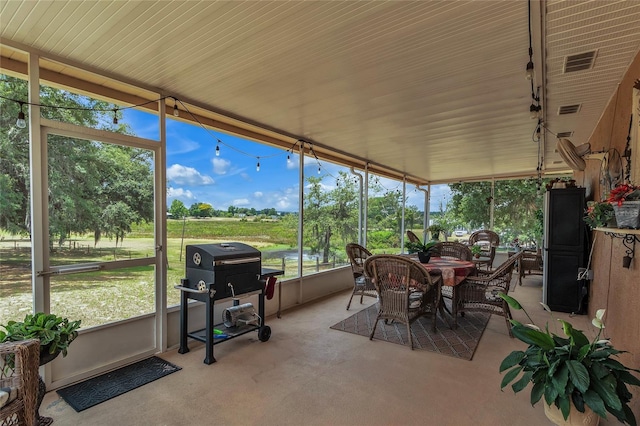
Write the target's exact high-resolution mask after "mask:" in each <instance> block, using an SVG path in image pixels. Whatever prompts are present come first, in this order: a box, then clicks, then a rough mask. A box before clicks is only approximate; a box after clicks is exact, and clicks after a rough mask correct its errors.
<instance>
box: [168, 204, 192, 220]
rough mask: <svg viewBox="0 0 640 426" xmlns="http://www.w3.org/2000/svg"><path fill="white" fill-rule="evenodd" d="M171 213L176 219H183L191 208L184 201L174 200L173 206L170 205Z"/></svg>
mask: <svg viewBox="0 0 640 426" xmlns="http://www.w3.org/2000/svg"><path fill="white" fill-rule="evenodd" d="M169 213H171V216H172V217H173V218H174V219H182V218H183V217H185V216H187V215H188V214H189V210H188V209H187V208H186V207H185V205H184V203H183V202H182V201H180V200H173V201H172V202H171V207H169Z"/></svg>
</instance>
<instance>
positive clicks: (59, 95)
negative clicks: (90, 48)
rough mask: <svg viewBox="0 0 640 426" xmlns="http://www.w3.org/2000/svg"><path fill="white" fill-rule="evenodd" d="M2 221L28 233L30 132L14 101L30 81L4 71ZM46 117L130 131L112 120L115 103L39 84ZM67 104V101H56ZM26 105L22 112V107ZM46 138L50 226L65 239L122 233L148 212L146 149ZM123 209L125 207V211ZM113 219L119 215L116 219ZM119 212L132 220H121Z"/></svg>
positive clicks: (150, 180) (150, 214)
mask: <svg viewBox="0 0 640 426" xmlns="http://www.w3.org/2000/svg"><path fill="white" fill-rule="evenodd" d="M0 93H1V94H2V96H3V97H4V98H0V108H1V109H2V111H3V114H2V115H1V116H0V123H1V128H2V131H1V132H0V152H2V153H3V155H2V159H1V160H2V161H0V176H2V177H0V185H2V192H1V194H0V206H2V209H1V210H0V227H2V228H3V229H6V230H9V231H10V232H12V233H21V234H27V233H28V232H29V226H30V220H29V217H30V207H29V134H28V130H27V129H18V128H16V127H15V121H14V120H15V117H16V116H17V112H18V110H19V106H18V104H17V103H16V102H14V101H11V100H8V99H5V98H9V99H16V100H26V99H27V84H26V82H25V81H23V80H19V79H16V78H12V77H8V76H5V77H4V78H3V80H2V84H1V85H0ZM40 102H41V104H42V105H52V106H56V108H47V107H46V106H43V107H42V108H41V113H42V115H43V117H45V118H49V119H52V120H58V121H64V122H68V123H72V124H76V125H80V126H85V127H91V128H99V129H105V130H109V131H113V132H118V133H130V130H129V129H128V127H127V126H125V125H122V124H121V125H114V124H112V119H113V112H112V111H113V109H114V107H115V106H113V105H111V104H109V103H107V102H104V101H98V100H95V99H89V98H86V97H85V96H81V95H77V94H73V93H69V92H66V91H64V90H60V89H55V88H52V87H47V86H42V89H41V98H40ZM60 107H66V108H60ZM25 112H27V111H26V110H25ZM45 142H46V144H47V156H48V167H47V177H48V183H49V187H48V188H47V190H48V194H49V199H48V202H49V233H50V237H51V238H52V239H54V238H57V240H58V242H59V243H62V242H64V240H65V239H66V238H68V237H69V236H70V235H71V234H72V233H78V234H82V233H86V232H92V233H93V234H94V238H95V241H96V242H97V241H98V240H99V239H100V237H101V235H102V234H106V235H109V236H115V237H116V238H117V239H118V240H120V241H121V240H122V237H124V234H125V233H126V232H129V231H128V230H127V229H130V225H131V223H133V222H139V221H149V220H152V219H153V168H152V157H151V154H150V153H149V151H146V150H142V149H138V148H130V147H124V146H118V145H111V144H107V143H101V142H97V141H90V140H83V139H76V138H70V137H65V136H60V135H55V134H51V135H49V137H48V139H47V140H46V141H45ZM125 212H126V214H125ZM116 218H117V220H116ZM123 218H127V220H130V222H129V223H127V224H124V223H122V220H123Z"/></svg>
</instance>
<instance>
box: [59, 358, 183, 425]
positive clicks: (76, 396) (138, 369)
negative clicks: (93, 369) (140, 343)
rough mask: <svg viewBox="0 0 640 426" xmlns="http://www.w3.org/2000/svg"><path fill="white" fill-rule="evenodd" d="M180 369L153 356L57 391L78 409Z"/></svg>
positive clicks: (81, 409)
mask: <svg viewBox="0 0 640 426" xmlns="http://www.w3.org/2000/svg"><path fill="white" fill-rule="evenodd" d="M181 369H182V368H181V367H178V366H177V365H174V364H172V363H170V362H168V361H165V360H163V359H162V358H158V357H155V356H154V357H151V358H147V359H143V360H142V361H138V362H136V363H134V364H130V365H127V366H125V367H122V368H119V369H117V370H114V371H110V372H108V373H105V374H102V375H100V376H97V377H93V378H91V379H88V380H85V381H84V382H80V383H76V384H75V385H71V386H68V387H66V388H63V389H59V390H58V391H57V392H58V395H60V396H61V397H62V399H64V400H65V401H66V402H67V404H69V405H70V406H71V407H73V409H74V410H76V411H77V412H80V411H83V410H86V409H87V408H90V407H93V406H94V405H98V404H100V403H101V402H104V401H107V400H109V399H111V398H115V397H116V396H118V395H122V394H123V393H126V392H129V391H130V390H133V389H135V388H138V387H140V386H142V385H146V384H147V383H150V382H153V381H154V380H157V379H159V378H161V377H164V376H166V375H169V374H171V373H175V372H176V371H178V370H181Z"/></svg>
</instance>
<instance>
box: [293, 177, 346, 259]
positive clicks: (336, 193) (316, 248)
mask: <svg viewBox="0 0 640 426" xmlns="http://www.w3.org/2000/svg"><path fill="white" fill-rule="evenodd" d="M339 174H340V177H339V178H338V180H337V181H338V185H337V187H336V188H334V189H331V190H327V189H326V188H324V187H323V186H322V177H316V176H309V177H308V178H307V181H308V182H309V189H308V192H307V193H306V194H305V197H304V229H305V231H304V233H305V235H304V241H305V245H307V246H308V247H309V248H310V249H311V252H312V253H318V254H322V262H323V263H327V262H329V255H330V254H331V252H332V250H336V249H338V246H337V245H335V243H332V241H335V239H334V238H333V237H338V238H339V241H340V246H341V247H340V248H343V247H344V246H345V245H346V244H347V242H350V241H355V240H356V239H357V236H358V205H357V202H358V195H357V191H356V187H355V183H354V182H353V181H352V180H350V179H348V176H347V174H346V173H344V172H340V173H339Z"/></svg>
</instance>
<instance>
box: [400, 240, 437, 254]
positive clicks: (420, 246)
mask: <svg viewBox="0 0 640 426" xmlns="http://www.w3.org/2000/svg"><path fill="white" fill-rule="evenodd" d="M436 244H438V241H429V242H426V243H423V242H422V241H415V242H412V241H405V243H404V247H405V248H406V249H407V252H408V253H418V252H419V251H421V252H428V251H429V250H431V248H433V246H435V245H436Z"/></svg>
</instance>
